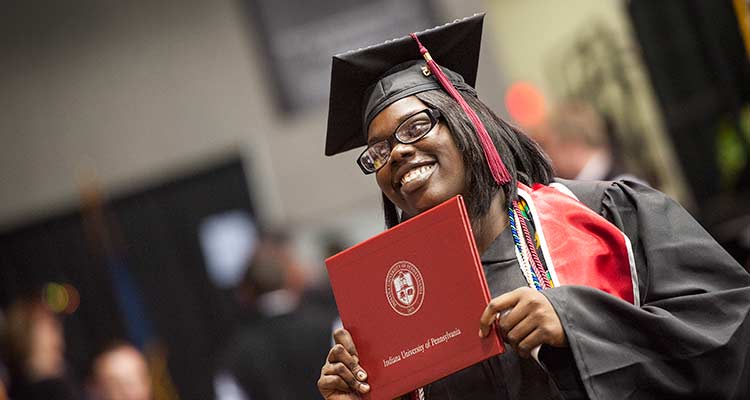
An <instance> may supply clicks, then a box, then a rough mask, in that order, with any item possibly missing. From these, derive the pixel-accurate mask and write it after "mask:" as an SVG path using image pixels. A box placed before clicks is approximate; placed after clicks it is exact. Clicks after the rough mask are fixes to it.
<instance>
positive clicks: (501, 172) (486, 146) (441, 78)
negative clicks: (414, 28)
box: [410, 33, 510, 185]
mask: <svg viewBox="0 0 750 400" xmlns="http://www.w3.org/2000/svg"><path fill="white" fill-rule="evenodd" d="M410 36H411V37H412V39H414V41H416V42H417V46H419V52H420V53H421V54H422V57H424V59H425V61H427V68H429V69H430V72H432V74H433V75H435V77H436V78H437V80H438V82H440V85H441V86H442V87H443V89H445V91H446V92H448V94H450V96H451V97H453V99H454V100H456V101H457V102H458V104H460V105H461V108H462V109H463V110H464V113H466V116H467V117H469V119H470V120H471V123H472V124H473V125H474V130H476V132H477V135H478V136H479V142H480V143H481V144H482V150H483V151H484V157H485V159H486V160H487V165H488V166H489V167H490V172H491V173H492V177H493V178H494V179H495V182H497V183H498V184H500V185H505V184H506V183H508V182H510V174H509V173H508V169H507V168H505V164H503V160H502V159H501V158H500V154H498V153H497V149H496V148H495V145H494V143H492V139H491V138H490V135H489V134H488V133H487V129H485V127H484V124H483V123H482V121H481V120H480V119H479V117H478V116H477V113H476V112H474V110H473V109H472V108H471V107H469V104H467V103H466V100H464V98H463V97H462V96H461V94H460V93H458V90H457V89H456V87H455V86H453V84H452V83H451V81H450V80H448V77H447V76H445V73H443V71H442V70H441V69H440V67H439V66H438V65H437V63H436V62H435V61H434V60H433V59H432V56H430V53H429V52H428V51H427V49H426V48H425V47H424V46H422V43H421V42H420V41H419V38H417V34H416V33H412V34H410Z"/></svg>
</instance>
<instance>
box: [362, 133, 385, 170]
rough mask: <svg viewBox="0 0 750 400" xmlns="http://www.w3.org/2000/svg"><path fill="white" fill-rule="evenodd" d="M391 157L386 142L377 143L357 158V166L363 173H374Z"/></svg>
mask: <svg viewBox="0 0 750 400" xmlns="http://www.w3.org/2000/svg"><path fill="white" fill-rule="evenodd" d="M390 155H391V146H390V144H389V143H388V141H387V140H383V141H381V142H377V143H375V144H373V145H372V146H370V147H368V148H367V150H365V152H364V153H362V155H361V156H360V158H359V164H360V165H361V166H362V168H363V169H364V170H365V172H367V173H370V172H375V171H377V170H379V169H380V167H382V166H383V165H385V163H386V161H388V157H389V156H390Z"/></svg>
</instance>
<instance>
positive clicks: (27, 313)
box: [2, 295, 79, 400]
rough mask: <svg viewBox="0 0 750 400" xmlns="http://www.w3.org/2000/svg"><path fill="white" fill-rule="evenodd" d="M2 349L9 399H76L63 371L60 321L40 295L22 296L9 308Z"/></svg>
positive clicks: (63, 352)
mask: <svg viewBox="0 0 750 400" xmlns="http://www.w3.org/2000/svg"><path fill="white" fill-rule="evenodd" d="M2 352H3V360H4V361H5V362H6V363H7V367H8V375H9V381H10V385H9V386H10V387H9V391H8V395H9V397H10V398H11V399H19V400H22V399H30V400H37V399H39V400H48V399H59V400H68V399H77V398H79V396H78V394H77V390H76V389H75V386H74V385H73V384H72V383H71V382H70V380H69V379H68V377H66V374H65V369H66V368H65V338H64V336H63V326H62V323H61V322H60V321H59V320H58V318H57V316H56V315H55V314H54V313H53V312H52V311H51V310H50V309H49V308H48V307H47V305H46V304H45V303H44V302H43V301H42V300H41V297H40V296H38V295H36V296H31V295H30V296H25V297H23V298H20V299H19V300H16V301H15V302H14V303H13V304H11V305H10V307H8V309H7V314H6V319H5V326H4V327H3V332H2Z"/></svg>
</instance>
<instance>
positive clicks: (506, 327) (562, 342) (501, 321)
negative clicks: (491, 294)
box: [483, 288, 567, 357]
mask: <svg viewBox="0 0 750 400" xmlns="http://www.w3.org/2000/svg"><path fill="white" fill-rule="evenodd" d="M508 295H511V296H508V297H507V298H503V297H504V296H505V295H503V296H499V297H497V298H496V299H494V300H493V301H492V302H491V304H490V305H489V306H488V309H490V311H494V309H493V307H497V308H501V307H504V306H507V305H508V304H513V305H512V308H511V309H510V310H508V311H507V312H502V313H500V314H499V317H498V318H497V321H496V324H497V327H498V331H499V333H500V334H501V335H502V336H503V339H504V340H505V341H506V342H507V343H508V344H510V345H511V346H512V347H513V348H514V349H515V350H516V351H517V352H518V354H519V355H520V356H521V357H528V356H529V354H530V352H531V350H532V349H534V348H535V347H537V346H539V345H541V344H547V345H551V346H555V347H564V346H566V345H567V337H566V336H565V331H564V329H563V327H562V323H561V322H560V318H559V317H558V316H557V313H556V312H555V309H554V308H553V307H552V304H551V303H550V302H549V300H547V298H546V297H545V296H544V295H543V294H542V293H540V292H538V291H536V290H533V289H530V288H522V289H516V290H514V291H512V292H509V293H508ZM492 303H494V304H492ZM483 316H484V315H483Z"/></svg>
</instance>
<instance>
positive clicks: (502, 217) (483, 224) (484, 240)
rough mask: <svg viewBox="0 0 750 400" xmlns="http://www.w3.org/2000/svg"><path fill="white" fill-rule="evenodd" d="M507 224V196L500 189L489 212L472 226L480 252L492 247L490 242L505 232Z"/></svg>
mask: <svg viewBox="0 0 750 400" xmlns="http://www.w3.org/2000/svg"><path fill="white" fill-rule="evenodd" d="M507 225H508V214H507V213H506V210H505V196H504V195H503V191H502V190H500V191H498V192H497V194H496V195H495V196H494V197H493V198H492V204H491V205H490V209H489V210H488V211H487V213H486V214H485V215H484V216H482V217H481V218H479V220H478V221H477V222H476V223H475V224H474V226H473V227H472V228H473V229H474V240H475V241H476V243H477V250H479V254H482V253H484V251H485V250H487V248H488V247H490V244H492V242H493V241H495V238H497V237H498V236H499V235H500V233H502V232H503V229H505V227H506V226H507Z"/></svg>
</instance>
